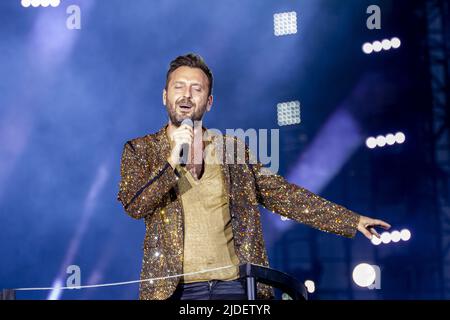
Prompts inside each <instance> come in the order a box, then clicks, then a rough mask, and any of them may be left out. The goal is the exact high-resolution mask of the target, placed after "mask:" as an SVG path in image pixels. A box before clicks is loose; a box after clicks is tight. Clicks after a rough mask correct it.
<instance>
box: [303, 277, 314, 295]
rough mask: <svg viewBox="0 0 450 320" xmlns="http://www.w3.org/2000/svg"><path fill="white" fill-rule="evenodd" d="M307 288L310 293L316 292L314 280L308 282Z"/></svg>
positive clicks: (306, 283) (306, 282)
mask: <svg viewBox="0 0 450 320" xmlns="http://www.w3.org/2000/svg"><path fill="white" fill-rule="evenodd" d="M305 287H306V290H308V293H314V291H316V284H315V283H314V281H312V280H306V281H305Z"/></svg>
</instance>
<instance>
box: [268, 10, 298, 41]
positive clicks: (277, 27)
mask: <svg viewBox="0 0 450 320" xmlns="http://www.w3.org/2000/svg"><path fill="white" fill-rule="evenodd" d="M273 22H274V34H275V35H276V36H277V37H278V36H284V35H289V34H296V33H297V13H296V12H295V11H292V12H281V13H275V14H274V15H273Z"/></svg>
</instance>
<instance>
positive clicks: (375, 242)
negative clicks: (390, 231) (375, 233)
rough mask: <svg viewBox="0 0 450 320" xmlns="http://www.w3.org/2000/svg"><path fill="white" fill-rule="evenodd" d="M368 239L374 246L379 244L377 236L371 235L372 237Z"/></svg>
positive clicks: (379, 240)
mask: <svg viewBox="0 0 450 320" xmlns="http://www.w3.org/2000/svg"><path fill="white" fill-rule="evenodd" d="M370 241H372V244H373V245H375V246H378V245H380V244H381V239H378V238H377V237H372V239H371V240H370Z"/></svg>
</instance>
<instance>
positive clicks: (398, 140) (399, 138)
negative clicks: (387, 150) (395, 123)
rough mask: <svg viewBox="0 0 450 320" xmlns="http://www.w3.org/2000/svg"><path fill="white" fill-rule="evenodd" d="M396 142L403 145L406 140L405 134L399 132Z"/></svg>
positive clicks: (396, 135)
mask: <svg viewBox="0 0 450 320" xmlns="http://www.w3.org/2000/svg"><path fill="white" fill-rule="evenodd" d="M395 140H396V142H397V143H400V144H402V143H403V142H405V140H406V137H405V134H404V133H403V132H397V133H396V134H395Z"/></svg>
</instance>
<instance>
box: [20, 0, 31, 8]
mask: <svg viewBox="0 0 450 320" xmlns="http://www.w3.org/2000/svg"><path fill="white" fill-rule="evenodd" d="M20 4H21V5H22V7H25V8H28V7H29V6H31V0H22V1H21V2H20Z"/></svg>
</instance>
